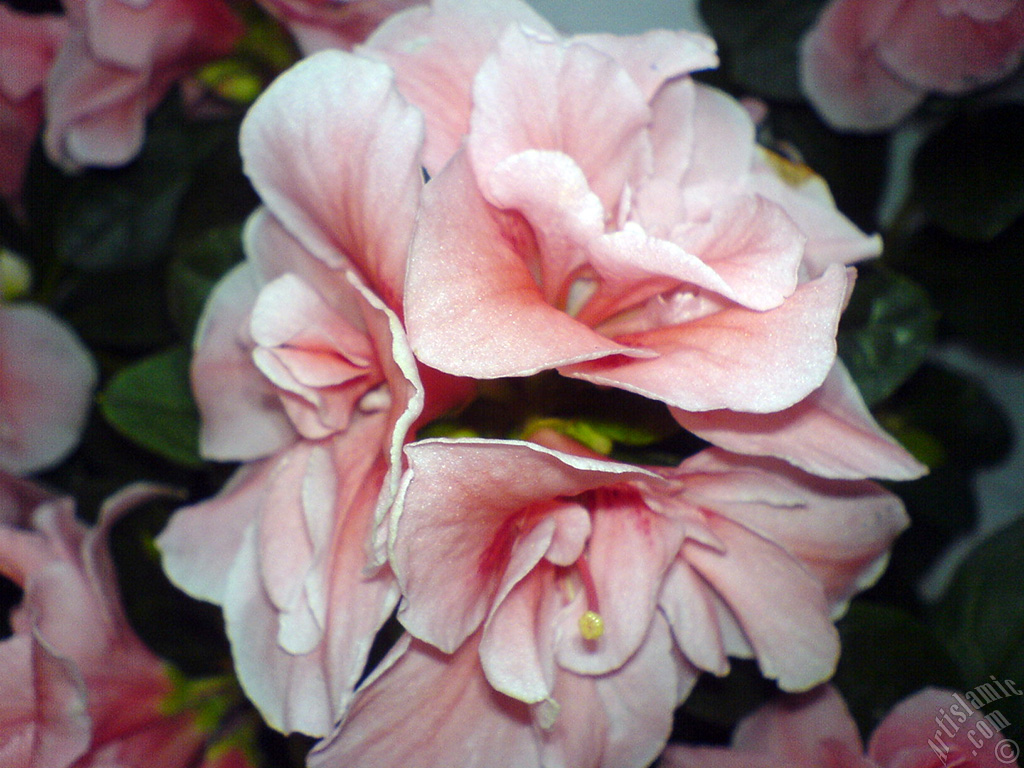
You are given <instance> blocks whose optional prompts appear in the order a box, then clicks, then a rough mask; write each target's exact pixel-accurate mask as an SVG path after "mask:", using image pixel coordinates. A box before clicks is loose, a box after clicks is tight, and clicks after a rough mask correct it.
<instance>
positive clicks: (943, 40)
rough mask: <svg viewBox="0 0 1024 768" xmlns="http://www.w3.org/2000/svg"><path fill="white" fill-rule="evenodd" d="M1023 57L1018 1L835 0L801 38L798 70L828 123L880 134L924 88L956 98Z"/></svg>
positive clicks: (1022, 13) (1023, 24) (1023, 12)
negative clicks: (879, 131)
mask: <svg viewBox="0 0 1024 768" xmlns="http://www.w3.org/2000/svg"><path fill="white" fill-rule="evenodd" d="M1022 56H1024V5H1022V4H1021V3H1020V2H1018V0H833V1H832V2H831V3H829V4H828V5H827V6H825V8H824V10H823V11H822V12H821V15H820V16H819V17H818V20H817V22H815V24H814V26H813V27H811V30H810V31H809V32H808V33H807V36H806V37H805V38H804V40H803V43H802V46H801V55H800V74H801V78H802V81H803V88H804V92H805V93H806V94H807V97H808V98H809V99H810V101H811V103H812V104H813V105H814V107H815V108H816V109H817V110H818V111H819V112H820V113H821V115H822V117H824V118H825V119H826V120H827V121H828V122H829V123H831V124H832V125H833V126H835V127H836V128H841V129H853V130H860V131H877V130H884V129H886V128H891V127H892V126H894V125H896V124H897V123H898V122H900V120H902V119H903V118H904V117H906V116H907V115H909V114H910V113H911V112H913V111H914V109H915V108H916V107H917V106H918V105H919V104H921V102H923V101H924V99H925V97H926V96H928V94H929V93H940V94H945V95H950V96H955V95H959V94H963V93H967V92H969V91H972V90H975V89H977V88H980V87H983V86H985V85H989V84H991V83H994V82H996V81H998V80H1001V79H1002V78H1004V77H1006V76H1007V75H1009V74H1010V73H1011V72H1012V71H1013V70H1014V69H1016V68H1017V66H1018V65H1019V64H1020V61H1021V57H1022Z"/></svg>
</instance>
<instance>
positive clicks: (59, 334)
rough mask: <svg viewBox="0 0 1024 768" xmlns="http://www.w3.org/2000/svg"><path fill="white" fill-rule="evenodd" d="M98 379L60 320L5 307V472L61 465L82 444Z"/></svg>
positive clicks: (1, 397) (0, 407)
mask: <svg viewBox="0 0 1024 768" xmlns="http://www.w3.org/2000/svg"><path fill="white" fill-rule="evenodd" d="M98 376H99V372H98V370H97V368H96V363H95V362H94V361H93V359H92V356H91V355H90V354H89V351H88V349H86V348H85V346H84V345H83V344H82V342H81V341H80V340H79V339H78V337H77V336H76V335H75V333H74V331H73V330H72V329H71V328H70V327H69V326H67V325H65V324H64V322H63V321H61V320H60V319H58V318H57V317H56V316H55V315H53V314H51V313H50V312H48V311H47V310H45V309H43V308H42V307H37V306H32V305H28V304H19V305H13V306H0V469H3V470H5V471H8V472H13V473H15V474H28V473H31V472H38V471H40V470H43V469H48V468H50V467H52V466H54V465H55V464H58V463H60V462H61V461H62V460H63V459H64V458H65V457H66V456H67V455H68V454H69V453H70V452H71V451H72V450H73V449H74V448H75V446H76V445H77V444H78V441H79V439H80V438H81V435H82V430H83V429H84V428H85V422H86V418H87V417H88V414H89V408H90V406H91V405H92V395H93V389H94V388H95V386H96V381H97V379H98Z"/></svg>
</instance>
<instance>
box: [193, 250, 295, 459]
mask: <svg viewBox="0 0 1024 768" xmlns="http://www.w3.org/2000/svg"><path fill="white" fill-rule="evenodd" d="M259 289H260V281H259V278H258V276H257V274H256V272H255V270H254V269H253V267H252V266H251V265H248V264H246V265H241V266H238V267H236V268H235V269H234V270H232V271H231V272H229V273H228V274H227V275H226V276H225V277H224V278H222V279H221V281H220V282H219V283H218V284H217V286H216V287H215V288H214V290H213V293H212V294H211V295H210V298H209V299H208V300H207V303H206V307H205V309H204V310H203V315H202V318H201V319H200V322H199V327H198V328H197V330H196V338H195V343H194V346H195V353H194V354H193V357H192V374H191V376H192V392H193V394H194V396H195V400H196V404H197V406H198V407H199V413H200V415H201V421H200V432H199V444H200V448H201V450H202V453H203V455H204V456H205V457H207V458H210V459H220V460H229V461H230V460H252V459H257V458H261V457H265V456H269V455H271V454H273V453H274V452H276V451H278V450H281V449H282V448H284V447H285V446H287V445H289V444H290V443H292V442H293V441H294V440H295V439H296V438H297V434H296V432H295V429H294V427H293V426H292V425H291V422H290V421H289V420H288V417H287V415H286V414H285V411H284V409H283V407H282V405H281V402H280V400H279V398H278V397H277V392H276V389H275V388H274V386H273V384H272V383H271V382H270V381H269V380H267V378H266V377H265V376H263V375H262V374H261V373H260V372H259V370H258V369H257V368H256V366H255V365H254V364H253V361H252V356H251V353H252V348H253V346H254V344H255V342H254V341H253V340H252V336H251V334H250V331H249V314H250V312H251V310H252V307H253V305H254V304H255V302H256V296H257V295H258V292H259Z"/></svg>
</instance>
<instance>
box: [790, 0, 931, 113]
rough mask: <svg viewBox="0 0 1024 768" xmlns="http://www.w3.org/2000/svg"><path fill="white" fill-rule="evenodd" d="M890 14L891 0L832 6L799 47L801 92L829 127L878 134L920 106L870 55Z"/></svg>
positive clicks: (841, 1) (913, 92) (918, 97)
mask: <svg viewBox="0 0 1024 768" xmlns="http://www.w3.org/2000/svg"><path fill="white" fill-rule="evenodd" d="M896 8H897V4H895V3H893V2H891V0H838V1H837V2H833V3H831V4H829V5H828V6H826V7H825V10H824V11H823V12H822V14H821V16H819V17H818V20H817V22H816V23H815V24H814V26H813V27H811V30H810V31H809V32H808V33H807V35H806V36H805V37H804V39H803V41H802V42H801V44H800V81H801V87H802V88H803V91H804V93H805V94H806V95H807V98H808V99H809V100H810V101H811V104H813V105H814V108H815V109H816V110H818V112H819V113H820V114H821V116H822V117H823V118H824V119H825V120H826V121H827V122H829V123H830V124H831V125H832V126H833V127H835V128H839V129H853V130H859V131H876V130H883V129H885V128H888V127H891V126H893V125H895V124H896V123H898V122H899V121H900V120H902V119H903V118H904V117H906V116H907V115H909V114H910V113H911V112H912V111H913V110H914V109H915V108H916V107H917V106H918V104H920V103H921V102H922V101H924V97H925V92H924V91H923V90H922V89H921V88H918V87H915V86H912V85H910V84H908V83H906V82H905V81H904V80H902V79H900V78H899V77H898V76H896V75H894V74H893V72H892V71H890V70H889V69H887V68H885V67H883V66H882V65H881V64H880V63H879V61H878V59H877V58H876V57H875V56H874V55H873V52H872V48H873V46H874V45H875V43H876V42H877V40H878V37H879V35H880V34H881V33H882V30H884V29H885V26H886V25H887V24H888V23H889V21H890V19H891V15H892V14H893V13H894V12H895V10H896Z"/></svg>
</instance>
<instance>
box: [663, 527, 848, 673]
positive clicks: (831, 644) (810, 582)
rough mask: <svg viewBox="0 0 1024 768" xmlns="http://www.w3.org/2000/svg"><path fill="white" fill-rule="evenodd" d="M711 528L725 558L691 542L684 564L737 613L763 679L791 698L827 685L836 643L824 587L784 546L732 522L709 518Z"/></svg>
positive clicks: (683, 555) (836, 652)
mask: <svg viewBox="0 0 1024 768" xmlns="http://www.w3.org/2000/svg"><path fill="white" fill-rule="evenodd" d="M707 526H708V528H709V529H710V530H711V531H712V532H713V533H714V535H715V536H716V537H718V539H719V540H721V541H722V542H723V544H724V545H725V551H724V552H716V551H714V550H711V549H709V548H708V547H706V546H704V545H702V544H696V543H692V542H687V543H686V544H684V545H683V549H682V551H681V553H680V557H681V558H682V559H684V560H686V562H687V563H689V565H691V566H692V567H693V568H694V569H695V570H696V571H697V572H699V573H700V574H701V576H703V578H704V579H706V580H707V581H708V583H709V584H711V586H712V587H713V588H714V589H715V590H716V591H717V592H718V593H719V594H720V595H721V596H722V598H723V599H724V601H725V603H726V604H727V605H728V607H729V609H730V610H731V611H732V612H733V613H734V614H735V616H736V618H737V620H738V621H739V624H740V626H741V627H742V629H743V632H744V634H745V635H746V638H747V640H748V641H749V643H750V645H751V647H752V648H753V650H754V653H755V655H756V657H757V660H758V664H759V666H760V668H761V672H762V674H764V675H765V677H768V678H769V679H773V680H778V684H779V686H780V687H781V688H782V689H783V690H787V691H799V690H806V689H808V688H811V687H813V686H814V685H817V684H818V683H820V682H822V681H823V680H826V679H828V678H829V677H830V676H831V675H832V673H833V672H834V671H835V665H836V661H837V660H838V658H839V638H838V635H837V634H836V630H835V627H834V626H833V625H832V622H831V620H830V618H829V617H830V609H829V605H828V602H827V600H826V597H825V593H824V589H823V587H822V585H821V583H820V582H819V581H818V580H817V579H816V578H814V577H813V576H812V575H811V574H810V573H809V572H808V571H807V570H805V569H804V568H803V567H802V566H801V565H800V564H799V563H798V562H797V561H796V560H794V559H793V558H792V557H791V556H790V555H789V554H788V553H786V552H785V550H783V549H782V548H781V547H779V546H778V545H776V544H774V543H772V542H771V541H769V540H766V539H763V538H761V537H760V536H758V535H756V534H754V533H751V532H750V531H748V530H747V529H745V528H743V527H741V526H739V525H737V524H735V523H733V522H732V521H730V520H728V519H726V518H724V517H720V516H718V515H709V516H708V518H707ZM752 574H756V578H751V575H752Z"/></svg>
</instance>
